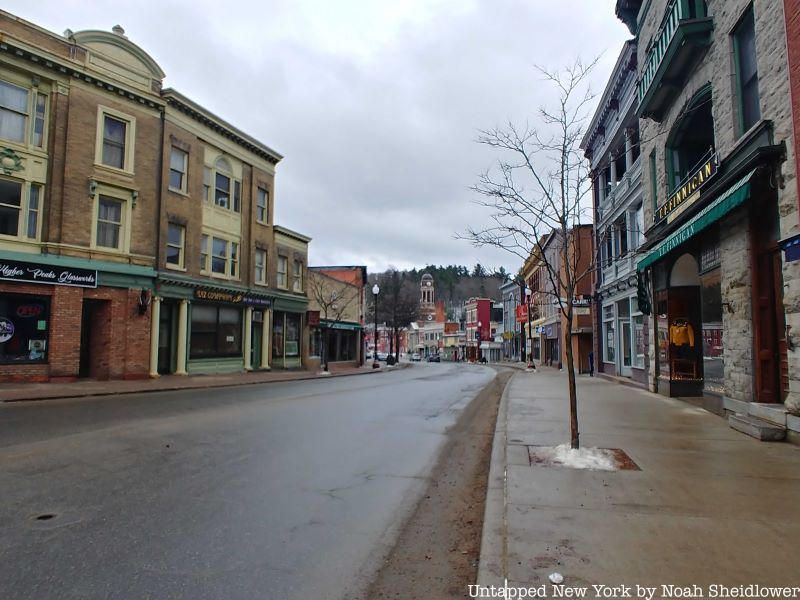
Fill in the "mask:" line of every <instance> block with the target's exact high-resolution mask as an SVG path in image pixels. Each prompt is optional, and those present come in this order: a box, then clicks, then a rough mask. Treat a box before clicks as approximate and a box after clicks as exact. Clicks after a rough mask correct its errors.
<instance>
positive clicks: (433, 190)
mask: <svg viewBox="0 0 800 600" xmlns="http://www.w3.org/2000/svg"><path fill="white" fill-rule="evenodd" d="M3 4H4V8H5V10H8V11H10V12H12V13H14V14H16V15H18V16H20V17H22V18H24V19H27V20H29V21H32V22H34V23H36V24H37V25H40V26H42V27H45V28H46V29H49V30H51V31H54V32H56V33H59V34H60V33H62V32H63V31H64V30H65V29H67V28H69V29H72V30H73V31H80V30H83V29H104V30H110V29H111V27H113V26H114V25H115V24H117V23H118V24H120V25H122V26H123V27H124V28H125V31H126V35H127V36H128V37H129V39H131V41H133V42H135V43H137V44H139V45H140V46H141V47H142V48H143V49H144V50H145V51H147V52H148V53H149V54H150V55H151V56H152V57H153V58H154V59H155V60H156V62H158V63H159V65H160V66H161V68H162V69H163V70H164V71H165V72H166V74H167V77H166V80H165V82H164V84H165V86H169V87H174V88H176V89H177V90H179V91H181V92H183V93H184V94H186V95H187V96H189V97H190V98H192V99H193V100H195V101H196V102H198V103H200V104H201V105H203V106H205V107H207V108H208V109H209V110H211V111H212V112H214V113H216V114H217V115H219V116H221V117H223V118H224V119H226V120H228V121H229V122H231V123H233V124H235V125H236V126H237V127H239V128H240V129H242V130H244V131H246V132H247V133H249V134H251V135H252V136H254V137H256V138H257V139H259V140H261V141H263V142H264V143H265V144H267V145H268V146H270V147H272V148H274V149H275V150H277V151H279V152H280V153H281V154H283V155H284V156H285V158H284V159H283V161H281V162H280V163H279V164H278V168H277V176H276V198H275V203H276V214H275V221H276V223H278V224H281V225H284V226H286V227H289V228H291V229H294V230H297V231H299V232H302V233H304V234H306V235H309V236H311V237H312V238H313V241H312V243H311V251H310V252H311V256H310V263H311V264H312V265H313V264H317V265H319V264H365V265H367V266H368V267H369V269H370V270H374V269H378V270H382V269H385V268H386V267H387V266H388V265H390V264H391V265H394V266H397V267H399V268H406V267H411V266H421V265H424V264H426V263H434V264H466V265H474V264H475V263H476V262H480V263H482V264H483V265H488V266H491V267H498V266H500V265H503V266H504V267H505V268H506V269H507V270H509V271H512V272H516V270H517V269H518V268H519V266H520V265H519V261H518V260H517V259H516V258H514V257H513V256H511V255H507V254H503V253H502V252H501V251H498V250H493V249H489V248H483V249H480V248H473V247H472V246H470V245H469V244H468V243H467V242H465V241H462V240H456V239H453V236H454V233H455V232H463V231H464V229H465V228H466V227H467V226H468V225H473V226H479V225H480V224H481V223H482V222H485V219H486V214H487V213H486V211H485V209H483V208H481V207H479V206H477V205H475V204H474V200H475V195H474V193H473V192H471V191H470V189H469V187H470V186H471V185H473V184H474V183H475V182H476V178H477V175H478V174H480V173H481V172H482V171H483V170H485V169H486V168H487V167H490V166H491V165H492V163H493V162H494V161H495V160H496V155H495V154H493V153H492V151H490V150H489V149H487V148H485V147H482V146H479V145H478V144H476V143H475V142H474V140H475V138H476V132H477V130H478V129H480V128H489V127H492V126H495V125H501V124H503V123H504V122H507V121H509V120H511V121H512V122H515V123H522V122H525V121H526V120H532V119H535V109H536V108H537V107H538V106H539V105H541V104H542V103H543V102H544V101H546V99H547V98H546V97H545V96H544V95H543V94H544V92H543V82H542V81H541V79H540V77H539V76H538V75H537V74H536V72H535V71H534V69H533V65H535V64H539V65H544V66H546V67H548V68H555V67H560V66H563V65H566V64H568V63H571V62H573V61H574V59H575V58H576V57H579V56H580V57H583V58H585V59H587V60H590V59H591V58H594V57H596V56H598V55H601V60H600V63H599V65H598V67H597V68H596V70H595V71H594V74H593V86H592V87H593V89H594V90H595V91H596V92H597V93H598V94H599V93H602V90H603V88H604V86H605V82H606V79H607V78H608V76H609V74H610V72H611V69H612V68H613V66H614V63H615V61H616V58H617V55H618V53H619V51H620V49H621V47H622V44H623V42H624V41H625V39H627V38H628V37H629V36H628V32H627V29H626V28H625V26H624V25H623V24H622V23H621V22H620V21H618V20H617V19H616V17H615V16H614V4H615V2H614V0H558V1H557V2H547V1H545V0H261V1H255V2H237V1H227V2H220V1H219V0H215V1H213V2H211V1H207V0H186V1H170V0H156V1H154V0H138V1H137V2H124V3H123V2H118V1H116V2H112V1H109V0H91V1H87V0H57V1H56V0H39V1H38V2H30V0H5V2H4V3H3Z"/></svg>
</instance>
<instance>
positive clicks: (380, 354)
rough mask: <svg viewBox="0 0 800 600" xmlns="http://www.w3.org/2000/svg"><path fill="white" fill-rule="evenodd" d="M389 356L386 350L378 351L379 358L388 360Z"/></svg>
mask: <svg viewBox="0 0 800 600" xmlns="http://www.w3.org/2000/svg"><path fill="white" fill-rule="evenodd" d="M387 356H389V355H388V354H386V352H378V360H386V357H387Z"/></svg>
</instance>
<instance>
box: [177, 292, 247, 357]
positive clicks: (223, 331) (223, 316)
mask: <svg viewBox="0 0 800 600" xmlns="http://www.w3.org/2000/svg"><path fill="white" fill-rule="evenodd" d="M234 356H242V309H240V308H235V307H233V306H215V305H212V304H201V303H196V304H193V305H192V334H191V350H190V352H189V357H190V358H215V357H234Z"/></svg>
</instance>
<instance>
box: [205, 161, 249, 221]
mask: <svg viewBox="0 0 800 600" xmlns="http://www.w3.org/2000/svg"><path fill="white" fill-rule="evenodd" d="M209 171H210V170H209ZM212 175H213V177H212ZM211 180H213V182H214V205H215V206H217V207H219V208H224V209H226V210H232V211H233V212H237V213H238V212H242V183H241V182H240V181H239V180H237V179H234V177H233V169H232V168H231V166H230V164H229V163H228V161H227V160H226V159H225V158H222V157H220V158H218V159H217V162H216V163H214V170H213V173H211V172H209V186H210V181H211Z"/></svg>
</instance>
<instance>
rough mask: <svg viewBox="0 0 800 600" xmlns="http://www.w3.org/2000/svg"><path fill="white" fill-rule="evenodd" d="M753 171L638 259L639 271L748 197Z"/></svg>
mask: <svg viewBox="0 0 800 600" xmlns="http://www.w3.org/2000/svg"><path fill="white" fill-rule="evenodd" d="M755 172H756V171H755V169H753V170H752V171H750V172H749V173H748V174H747V175H745V176H744V177H742V178H741V179H740V180H739V181H737V182H736V183H734V184H733V185H732V186H731V187H730V188H728V189H727V190H726V191H725V193H723V194H722V195H721V196H720V197H719V198H717V199H716V200H714V201H713V202H712V203H711V204H709V205H708V206H706V207H705V208H704V209H703V210H701V211H700V212H699V213H697V214H696V215H695V216H694V217H692V219H691V220H690V221H689V222H688V223H685V224H684V225H683V226H681V227H680V228H679V229H678V230H677V231H675V232H674V233H672V234H671V235H669V236H668V237H667V238H666V239H664V240H663V241H662V242H661V243H659V244H658V245H657V246H656V247H655V248H654V249H653V250H651V251H650V253H649V254H648V255H647V256H645V257H644V258H643V259H642V260H640V261H639V263H638V264H637V266H636V268H637V269H638V270H639V271H642V270H644V269H646V268H647V267H649V266H650V265H652V264H653V263H654V262H656V261H658V260H660V259H661V258H663V257H664V256H666V255H667V254H669V253H670V252H672V251H673V250H674V249H675V248H677V247H678V246H680V245H681V244H683V243H684V242H686V241H687V240H688V239H689V238H691V237H694V236H695V235H697V234H698V233H700V232H701V231H703V230H704V229H705V228H706V227H708V226H709V225H711V224H712V223H714V222H716V221H718V220H719V219H721V218H722V217H724V216H725V215H726V214H728V213H729V212H730V211H732V210H733V209H734V208H736V207H737V206H739V205H740V204H741V203H742V202H744V201H745V200H747V198H748V197H750V179H751V178H752V177H753V173H755Z"/></svg>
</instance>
